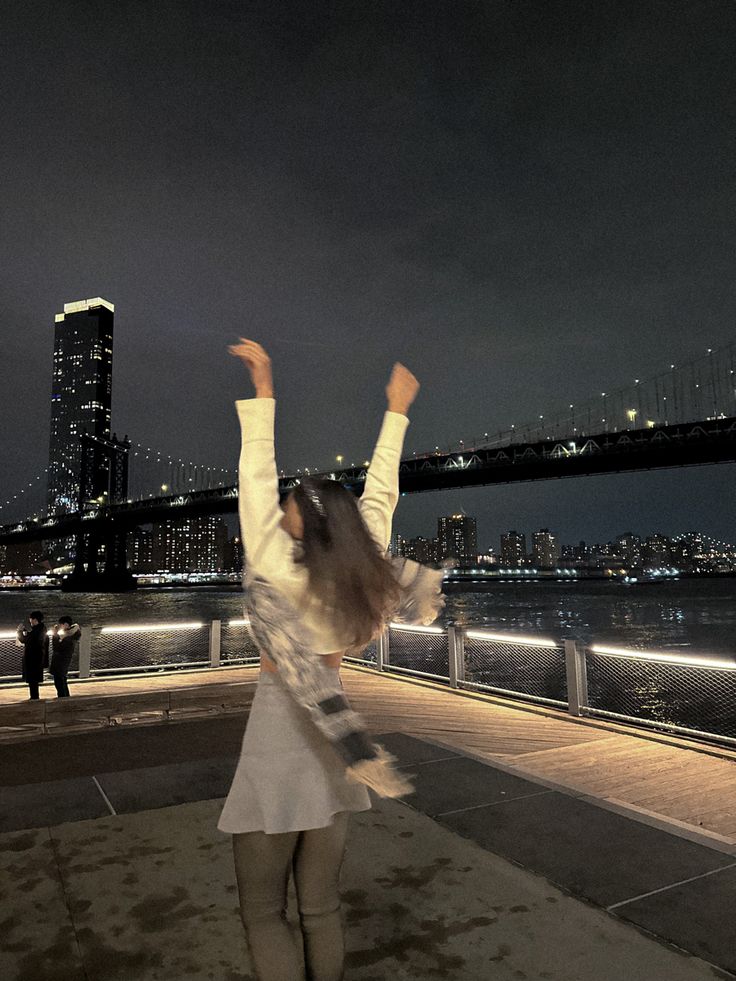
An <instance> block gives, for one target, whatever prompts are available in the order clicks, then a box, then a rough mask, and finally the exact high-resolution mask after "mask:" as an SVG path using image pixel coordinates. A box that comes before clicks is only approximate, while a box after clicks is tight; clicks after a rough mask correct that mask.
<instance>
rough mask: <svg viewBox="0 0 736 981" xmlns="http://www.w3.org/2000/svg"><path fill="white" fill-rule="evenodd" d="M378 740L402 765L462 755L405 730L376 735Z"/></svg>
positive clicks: (430, 761)
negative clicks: (416, 736) (409, 734)
mask: <svg viewBox="0 0 736 981" xmlns="http://www.w3.org/2000/svg"><path fill="white" fill-rule="evenodd" d="M376 741H377V742H378V743H380V744H381V745H382V746H383V747H384V748H385V749H387V750H388V751H389V753H391V754H392V755H393V756H395V757H396V759H397V761H398V763H399V765H400V766H407V765H410V764H412V763H433V762H435V761H436V760H444V759H448V758H450V757H457V756H460V755H461V754H460V753H458V752H457V751H455V750H451V749H444V748H443V747H442V746H437V745H436V744H435V743H431V742H428V741H427V740H424V739H415V738H414V736H407V735H405V734H404V733H403V732H386V733H383V734H382V735H380V736H376Z"/></svg>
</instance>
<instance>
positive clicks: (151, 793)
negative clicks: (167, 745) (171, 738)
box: [97, 757, 238, 814]
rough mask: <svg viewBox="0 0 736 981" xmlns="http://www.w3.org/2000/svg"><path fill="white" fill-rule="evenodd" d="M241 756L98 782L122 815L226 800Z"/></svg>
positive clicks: (117, 774) (125, 772)
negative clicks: (194, 802)
mask: <svg viewBox="0 0 736 981" xmlns="http://www.w3.org/2000/svg"><path fill="white" fill-rule="evenodd" d="M237 762H238V760H237V757H217V758H215V759H208V760H192V761H190V762H186V763H170V764H168V765H165V766H149V767H145V768H139V769H136V770H120V771H117V772H114V773H101V774H99V775H98V776H97V780H98V782H99V784H100V786H101V787H102V789H103V790H104V792H105V794H106V796H107V797H108V799H109V801H110V803H111V804H112V806H113V808H114V809H115V811H116V812H117V813H118V814H131V813H134V812H136V811H147V810H150V809H151V808H155V807H170V806H172V805H174V804H188V803H191V802H192V801H195V800H211V799H212V798H215V797H224V796H226V795H227V792H228V791H229V789H230V784H231V783H232V779H233V774H234V773H235V767H236V765H237Z"/></svg>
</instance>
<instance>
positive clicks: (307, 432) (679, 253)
mask: <svg viewBox="0 0 736 981" xmlns="http://www.w3.org/2000/svg"><path fill="white" fill-rule="evenodd" d="M0 14H1V17H2V23H1V24H0V85H1V89H0V119H2V129H1V130H0V133H1V140H0V155H1V163H2V168H1V171H0V172H1V173H2V180H1V181H0V221H1V225H0V249H1V252H0V339H1V341H2V350H3V373H2V379H3V383H2V387H1V390H0V414H1V416H2V443H1V444H0V498H2V499H5V497H7V496H9V495H11V494H13V493H15V492H16V488H17V487H19V486H20V485H22V484H24V483H26V481H27V480H29V479H31V478H32V477H33V476H35V474H37V473H39V472H40V471H42V470H43V468H44V467H45V466H46V462H47V455H48V426H49V396H50V385H51V355H52V349H53V321H54V313H56V312H57V311H60V310H61V309H62V306H63V303H64V302H69V301H72V300H77V299H82V298H85V297H92V296H98V295H99V296H103V297H105V298H106V299H108V300H110V301H112V302H113V303H114V304H115V307H116V316H115V361H114V386H113V428H114V429H115V430H116V431H117V432H118V434H122V433H128V434H129V435H130V436H131V438H133V439H135V440H138V441H140V442H142V443H144V444H146V445H151V446H155V447H157V448H163V449H165V450H166V451H167V452H168V453H171V454H173V455H175V456H181V457H185V458H187V459H191V460H194V461H197V462H200V463H204V464H206V465H210V466H218V467H227V466H233V465H234V463H235V460H236V457H237V449H238V446H237V442H238V434H237V427H236V424H235V418H234V413H233V410H232V401H233V399H235V398H237V397H239V396H243V395H246V394H247V393H248V390H247V387H246V384H245V377H244V375H243V373H242V369H240V367H239V366H238V365H237V364H236V363H235V362H234V361H232V359H229V358H228V356H227V354H226V351H225V346H226V344H227V343H229V342H231V341H232V340H234V339H235V338H236V337H237V336H238V335H240V334H243V335H245V336H250V337H254V338H256V339H258V340H260V341H261V342H262V343H263V344H265V345H266V347H267V348H268V349H269V350H270V352H271V353H272V356H273V359H274V363H275V372H276V384H277V394H278V398H279V408H278V416H279V432H278V438H279V463H280V466H282V467H284V468H285V469H287V470H288V469H294V468H296V467H303V466H320V465H322V466H326V465H328V464H329V461H330V460H331V459H333V458H334V456H335V454H336V453H342V454H344V455H345V457H346V459H347V460H352V459H355V460H356V461H357V460H362V459H363V458H364V457H365V456H366V455H367V454H368V453H369V451H370V447H371V442H372V440H373V438H374V436H375V432H376V429H377V426H378V424H379V421H380V416H381V412H382V399H383V385H384V383H385V379H386V377H387V375H388V372H389V370H390V367H391V364H392V362H393V361H394V360H396V359H400V360H402V361H404V362H405V363H406V364H407V365H409V367H411V368H412V370H413V371H414V372H415V373H416V374H417V376H418V377H419V378H420V380H421V381H422V383H423V388H422V391H421V394H420V397H419V400H418V401H417V403H416V406H415V409H414V412H413V421H412V426H411V428H410V431H409V436H408V442H407V449H408V450H409V451H411V450H424V449H428V448H432V447H434V446H435V444H440V445H442V444H444V445H447V444H449V443H450V442H455V441H457V440H458V439H459V438H463V439H465V440H466V441H469V440H470V439H472V437H473V435H475V434H477V433H482V432H483V431H487V430H498V429H500V428H506V427H507V426H508V425H510V424H511V423H516V424H517V425H520V424H522V423H524V422H526V421H528V420H531V419H534V418H536V417H537V415H538V414H539V413H545V414H552V413H553V412H554V411H555V410H556V409H558V408H560V407H562V406H565V405H567V404H568V403H569V402H578V401H582V400H584V399H586V398H588V397H589V396H592V395H593V394H594V393H596V392H599V391H602V390H613V389H615V388H617V387H620V386H623V385H627V384H629V383H630V382H631V381H632V380H633V378H634V377H642V378H646V377H647V376H648V375H652V374H655V373H656V372H658V371H660V370H663V369H665V368H666V367H668V366H669V364H670V362H673V361H675V362H676V361H685V360H689V359H690V358H692V357H695V356H698V355H700V354H702V353H704V351H705V349H706V348H708V347H712V348H717V347H719V346H720V345H722V344H724V343H727V342H729V341H731V340H732V339H733V337H734V324H736V286H735V284H736V277H734V259H735V257H736V228H735V225H734V205H735V204H736V168H735V166H734V159H735V157H734V150H735V148H736V147H735V142H736V141H735V136H736V84H735V83H736V59H735V58H734V50H735V48H736V3H734V2H733V0H713V2H704V0H687V2H681V0H663V2H652V0H636V2H631V3H629V2H625V0H623V2H622V0H617V2H615V3H613V4H608V3H604V2H602V0H599V2H582V0H561V2H556V0H539V2H525V0H507V2H499V0H485V2H474V3H468V2H462V0H446V2H432V0H402V2H396V0H390V2H379V0H360V2H351V0H339V2H335V3H326V2H321V0H307V2H304V0H299V2H288V0H286V2H285V0H278V2H274V0H252V2H251V0H248V2H246V0H238V2H235V0H196V2H192V0H175V2H166V0H155V2H150V0H144V2H135V0H116V2H114V3H111V2H110V0H89V2H84V0H79V2H64V0H53V2H51V0H49V2H36V0H23V2H18V0H0ZM734 473H735V471H734V467H733V465H731V464H728V465H722V466H720V467H708V468H695V469H689V470H682V471H672V472H663V473H659V474H643V475H635V476H631V475H628V476H619V477H597V478H586V479H581V480H571V481H562V482H544V483H537V484H527V485H517V486H512V487H506V488H485V489H476V490H472V491H471V490H469V491H462V492H452V493H442V494H431V495H424V496H418V497H414V498H409V497H407V498H404V499H403V500H402V502H401V504H400V508H399V513H398V517H397V523H396V527H397V528H398V530H399V531H402V532H403V533H405V534H412V535H413V534H425V535H431V534H433V533H434V530H435V518H436V516H437V515H438V514H441V513H448V512H451V511H454V510H456V509H458V508H461V507H464V508H465V510H466V511H467V512H468V513H470V514H475V515H477V517H478V519H479V531H480V544H481V545H482V546H484V547H485V546H487V545H489V544H492V545H495V546H496V547H498V535H499V534H500V533H501V532H502V531H505V530H507V529H509V528H518V529H519V530H523V531H526V532H527V534H529V533H530V532H531V531H532V530H533V529H536V528H538V527H541V526H547V527H549V528H550V529H551V530H553V531H555V532H557V533H558V534H559V535H560V536H561V538H562V540H563V541H571V540H577V539H579V538H581V537H582V538H586V539H587V540H589V541H590V540H593V541H596V540H606V539H607V538H609V537H612V536H613V535H615V534H617V533H619V532H623V531H626V530H629V529H631V530H633V531H635V532H639V533H643V534H648V533H650V532H654V531H662V532H664V533H666V534H674V533H677V532H679V531H683V530H687V529H691V528H697V529H699V530H702V531H705V532H708V533H711V534H714V535H716V536H718V537H722V538H726V539H729V540H736V505H735V503H734V495H733V493H732V483H733V478H734Z"/></svg>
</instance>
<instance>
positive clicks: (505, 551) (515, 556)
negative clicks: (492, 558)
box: [500, 531, 526, 569]
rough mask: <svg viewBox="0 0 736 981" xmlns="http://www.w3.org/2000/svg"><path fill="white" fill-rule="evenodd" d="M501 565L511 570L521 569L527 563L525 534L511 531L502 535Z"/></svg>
mask: <svg viewBox="0 0 736 981" xmlns="http://www.w3.org/2000/svg"><path fill="white" fill-rule="evenodd" d="M500 561H501V565H503V566H507V567H508V568H510V569H520V568H521V567H522V566H523V565H524V563H525V562H526V535H525V534H524V533H523V532H518V531H509V532H507V533H506V534H505V535H501V559H500Z"/></svg>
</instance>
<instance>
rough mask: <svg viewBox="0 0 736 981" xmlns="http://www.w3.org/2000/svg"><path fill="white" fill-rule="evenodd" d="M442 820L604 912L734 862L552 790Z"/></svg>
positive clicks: (722, 853) (444, 817)
mask: <svg viewBox="0 0 736 981" xmlns="http://www.w3.org/2000/svg"><path fill="white" fill-rule="evenodd" d="M438 820H439V821H440V822H441V823H442V824H444V825H445V826H446V827H448V828H450V829H452V830H453V831H455V832H457V833H458V834H461V835H463V836H464V837H467V838H471V839H472V840H473V841H475V842H477V843H478V844H479V845H481V846H482V847H483V848H487V849H488V850H489V851H492V852H493V853H494V854H496V855H501V856H503V857H504V858H507V859H510V860H511V861H513V862H518V863H519V865H522V866H523V867H524V868H527V869H531V870H533V871H534V872H537V873H539V874H540V875H543V876H545V877H546V878H548V879H550V880H551V881H552V882H555V883H557V884H558V885H560V886H562V887H563V888H564V889H566V890H568V891H569V892H571V893H572V894H574V895H578V896H583V897H585V898H586V899H589V900H591V901H592V902H594V903H597V904H598V905H600V906H603V907H608V906H611V905H612V904H614V903H619V902H622V901H624V900H626V899H631V898H633V897H634V896H639V895H642V894H643V893H645V892H649V891H651V890H653V889H659V888H662V887H663V886H668V885H671V884H672V883H675V882H678V881H681V880H682V879H687V878H690V877H691V876H696V875H700V874H702V873H703V872H708V871H710V870H712V869H717V868H723V867H725V866H727V865H730V864H731V863H732V862H733V857H732V856H730V855H727V854H725V853H724V852H720V851H716V850H715V849H710V848H706V847H705V846H703V845H700V844H696V843H695V842H692V841H687V840H685V839H684V838H680V837H677V836H675V835H672V834H669V833H668V832H666V831H660V830H658V829H656V828H652V827H649V826H647V825H645V824H641V823H640V822H638V821H633V820H631V819H630V818H628V817H624V816H622V815H619V814H616V813H614V812H612V811H609V810H604V809H603V808H601V807H597V806H595V805H594V804H591V803H589V802H588V801H584V800H580V799H577V798H573V797H568V796H567V795H566V794H560V793H556V792H554V791H550V792H548V793H545V794H543V795H541V796H529V797H524V798H521V799H517V800H509V801H508V802H507V803H503V804H498V805H492V806H489V807H480V808H474V809H472V810H467V811H461V812H459V813H455V814H448V815H446V816H442V817H440V818H438Z"/></svg>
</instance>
